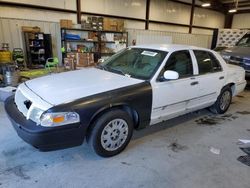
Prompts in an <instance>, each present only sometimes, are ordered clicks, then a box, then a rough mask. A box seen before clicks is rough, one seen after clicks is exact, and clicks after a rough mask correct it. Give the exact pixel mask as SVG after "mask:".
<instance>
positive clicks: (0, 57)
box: [0, 51, 11, 63]
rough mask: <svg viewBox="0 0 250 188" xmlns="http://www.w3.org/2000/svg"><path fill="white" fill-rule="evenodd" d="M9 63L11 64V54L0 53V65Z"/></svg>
mask: <svg viewBox="0 0 250 188" xmlns="http://www.w3.org/2000/svg"><path fill="white" fill-rule="evenodd" d="M10 62H11V52H10V51H0V63H10Z"/></svg>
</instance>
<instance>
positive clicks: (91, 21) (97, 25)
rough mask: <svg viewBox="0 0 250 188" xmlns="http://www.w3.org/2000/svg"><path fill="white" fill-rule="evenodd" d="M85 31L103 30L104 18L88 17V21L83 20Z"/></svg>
mask: <svg viewBox="0 0 250 188" xmlns="http://www.w3.org/2000/svg"><path fill="white" fill-rule="evenodd" d="M81 22H82V28H83V29H92V30H103V17H96V16H88V17H87V20H82V21H81Z"/></svg>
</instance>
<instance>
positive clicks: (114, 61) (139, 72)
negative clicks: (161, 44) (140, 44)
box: [98, 48, 167, 80]
mask: <svg viewBox="0 0 250 188" xmlns="http://www.w3.org/2000/svg"><path fill="white" fill-rule="evenodd" d="M166 55H167V52H164V51H160V50H151V49H143V48H126V49H125V50H122V51H120V52H118V53H117V54H115V55H113V56H111V57H110V58H108V59H107V60H106V61H104V62H103V63H101V64H100V65H99V66H98V68H101V69H104V70H106V71H110V72H114V73H117V74H122V75H125V76H128V77H133V78H138V79H143V80H148V79H150V78H151V77H152V76H153V75H154V73H155V71H156V70H157V68H158V67H159V66H160V64H161V63H162V61H163V59H164V58H165V57H166Z"/></svg>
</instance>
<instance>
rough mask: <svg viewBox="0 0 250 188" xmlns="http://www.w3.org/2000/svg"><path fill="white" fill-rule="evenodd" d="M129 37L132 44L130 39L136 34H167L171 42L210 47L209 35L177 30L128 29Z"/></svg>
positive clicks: (135, 36)
mask: <svg viewBox="0 0 250 188" xmlns="http://www.w3.org/2000/svg"><path fill="white" fill-rule="evenodd" d="M128 33H129V35H128V36H129V38H128V43H129V45H132V40H135V39H136V38H137V37H138V35H140V36H148V35H151V36H155V37H158V36H168V37H171V38H172V43H173V44H186V45H193V46H198V47H204V48H210V47H211V42H212V36H211V35H197V34H195V35H194V34H188V33H177V32H168V31H151V30H139V29H129V30H128Z"/></svg>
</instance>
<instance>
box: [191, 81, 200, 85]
mask: <svg viewBox="0 0 250 188" xmlns="http://www.w3.org/2000/svg"><path fill="white" fill-rule="evenodd" d="M197 84H199V82H198V81H196V82H191V84H190V85H191V86H194V85H197Z"/></svg>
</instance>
